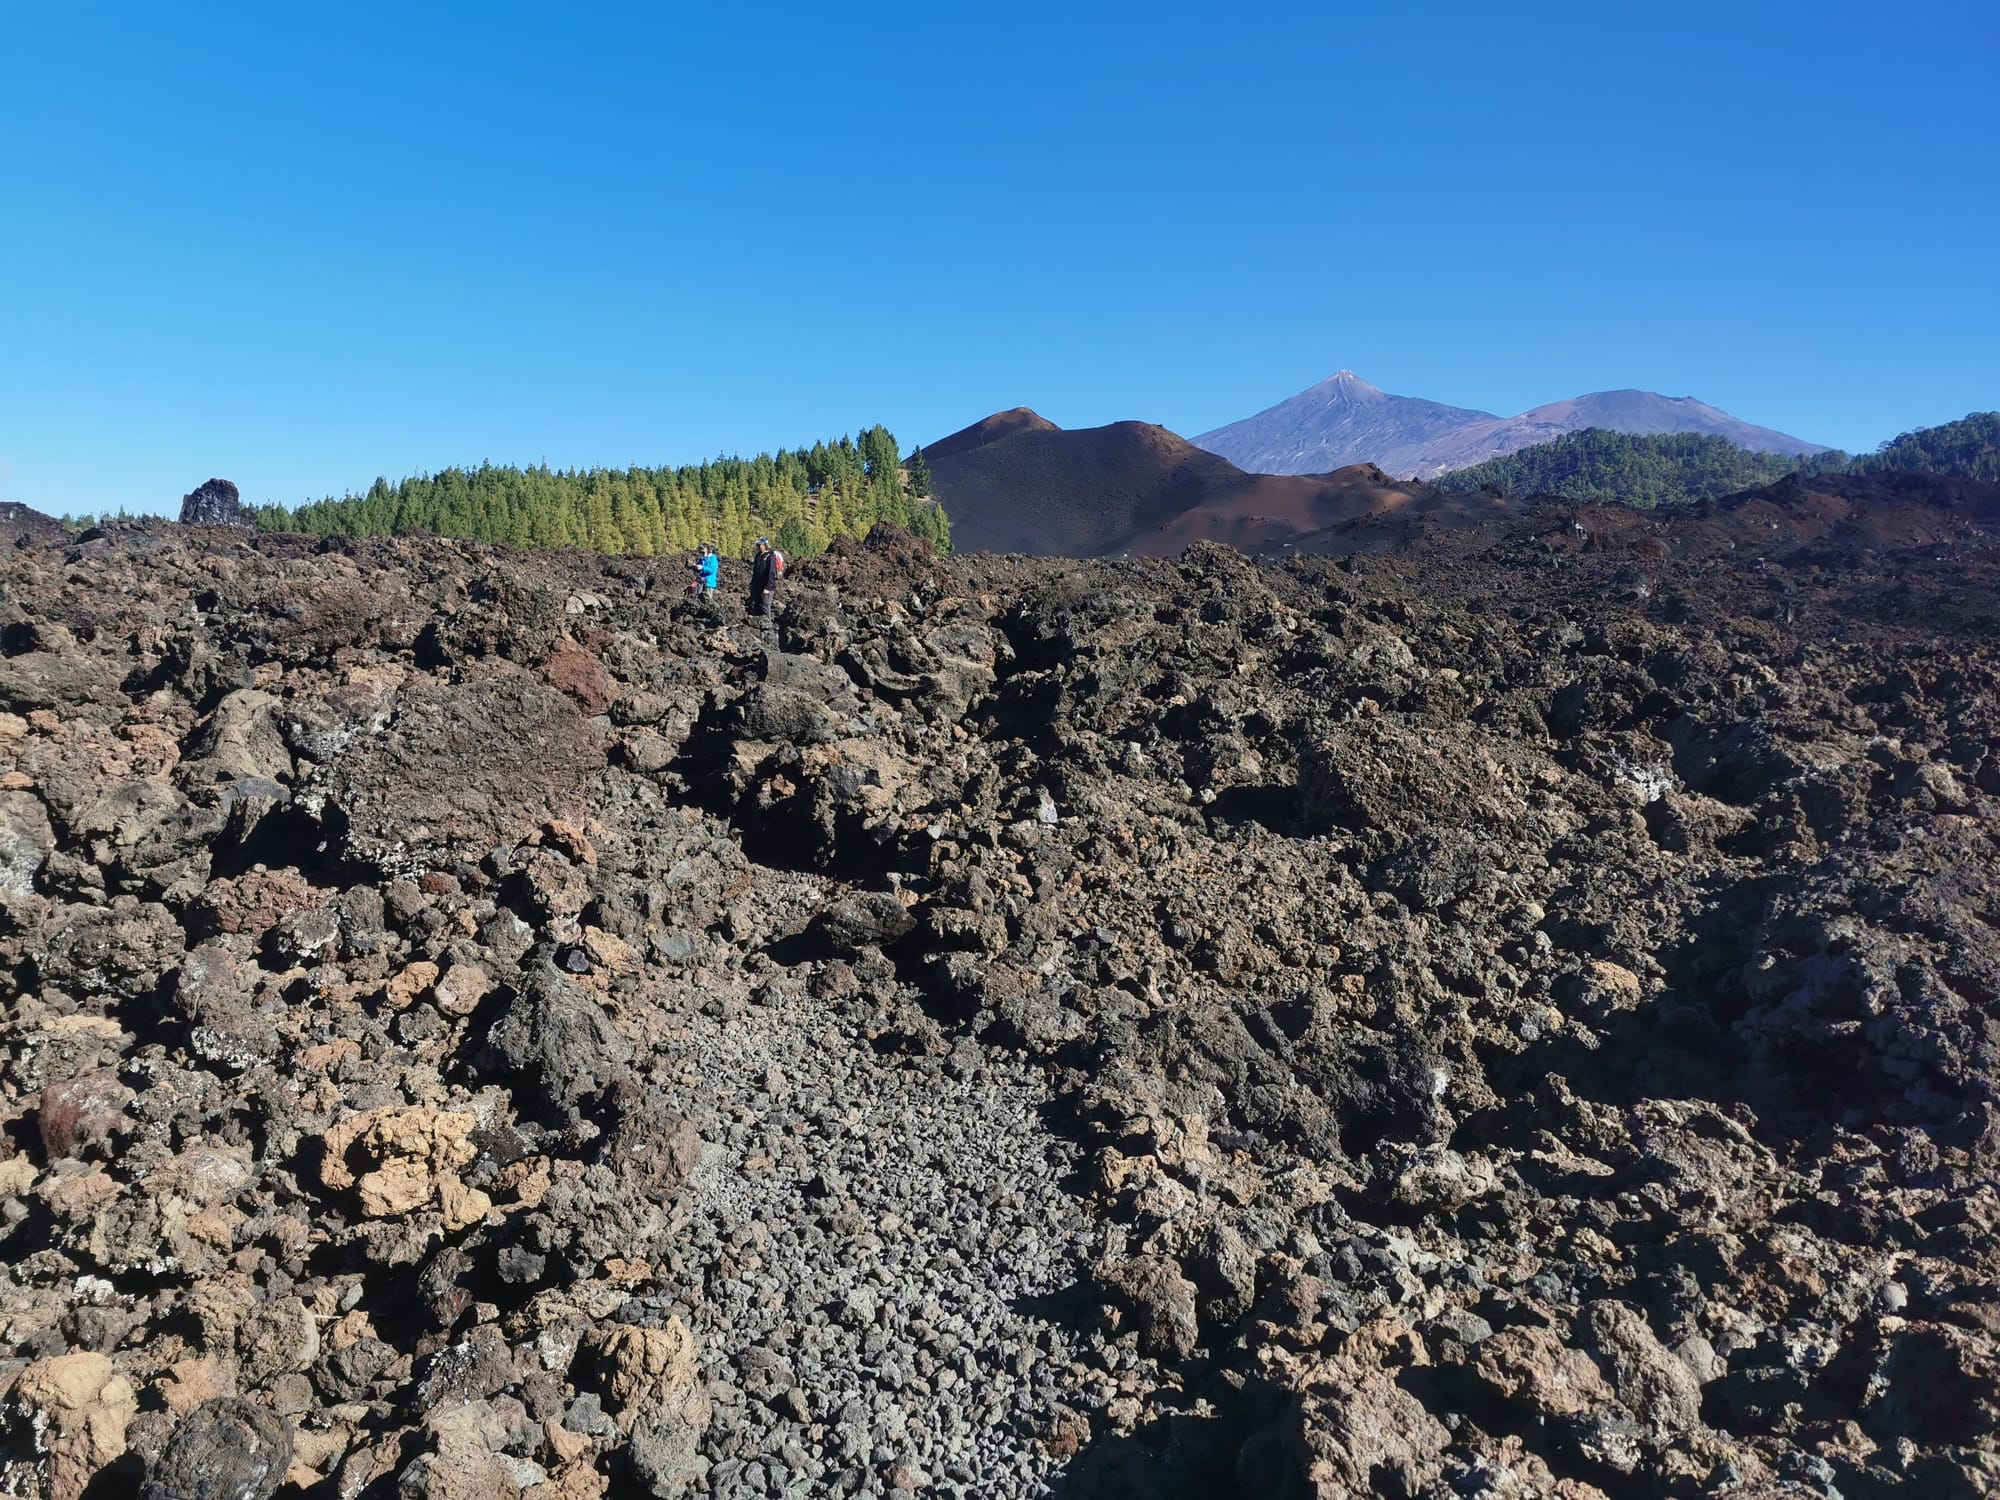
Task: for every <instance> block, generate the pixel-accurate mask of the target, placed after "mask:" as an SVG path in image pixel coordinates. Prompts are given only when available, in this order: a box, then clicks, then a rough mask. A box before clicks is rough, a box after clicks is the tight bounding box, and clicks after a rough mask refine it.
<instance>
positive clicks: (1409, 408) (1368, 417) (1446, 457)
mask: <svg viewBox="0 0 2000 1500" xmlns="http://www.w3.org/2000/svg"><path fill="white" fill-rule="evenodd" d="M1592 427H1595V428H1601V429H1603V430H1605V431H1608V432H1622V433H1632V434H1640V435H1646V434H1655V433H1696V434H1706V435H1710V436H1715V437H1722V438H1727V439H1728V440H1729V441H1730V442H1732V443H1735V444H1736V445H1737V446H1739V447H1742V448H1749V449H1753V450H1755V451H1757V452H1763V453H1787V454H1791V455H1794V456H1803V455H1806V454H1810V453H1817V452H1820V451H1822V445H1820V444H1818V443H1809V442H1807V441H1805V440H1804V439H1802V438H1795V437H1791V436H1789V435H1788V434H1786V433H1782V432H1775V431H1773V430H1772V429H1770V428H1768V427H1758V426H1755V425H1753V424H1751V423H1749V422H1744V421H1742V420H1740V419H1738V418H1736V417H1733V416H1731V415H1730V414H1729V413H1728V412H1725V411H1721V410H1718V409H1717V408H1715V407H1713V406H1709V405H1707V404H1706V403H1704V402H1700V401H1696V400H1694V399H1693V398H1692V397H1689V396H1660V395H1656V394H1654V393H1653V392H1651V391H1633V390H1622V391H1598V392H1595V393H1593V394H1591V395H1588V396H1577V397H1574V398H1572V399H1570V400H1567V401H1554V402H1550V403H1549V404H1547V405H1545V406H1537V407H1535V408H1534V409H1533V410H1531V411H1525V412H1522V413H1521V414H1520V415H1519V416H1516V417H1496V416H1494V415H1492V414H1491V413H1490V412H1481V411H1470V410H1467V409H1465V408H1462V407H1453V406H1443V405H1440V404H1439V403H1437V402H1434V401H1424V400H1420V399H1418V398H1416V397H1410V396H1392V395H1389V394H1388V393H1387V392H1384V391H1381V390H1378V389H1377V388H1376V387H1374V386H1372V385H1370V384H1369V383H1368V382H1367V381H1365V380H1363V379H1361V378H1360V377H1359V376H1357V375H1355V374H1354V373H1353V372H1352V371H1351V370H1343V371H1341V372H1340V373H1339V374H1338V375H1336V376H1334V377H1333V378H1332V379H1331V380H1326V381H1322V382H1321V383H1320V384H1319V385H1316V386H1314V387H1313V388H1312V389H1311V390H1309V391H1304V392H1301V393H1300V394H1299V395H1297V396H1293V397H1292V398H1291V399H1289V400H1287V401H1282V402H1280V403H1279V404H1278V405H1276V406H1274V407H1271V408H1269V409H1268V410H1266V411H1262V412H1259V413H1258V414H1257V415H1256V416H1254V417H1247V418H1245V419H1244V420H1243V421H1241V422H1233V423H1231V424H1229V425H1228V426H1226V427H1219V428H1217V429H1215V430H1214V431H1213V432H1206V433H1203V434H1202V435H1201V436H1200V437H1198V438H1197V439H1195V441H1196V442H1197V443H1199V444H1200V445H1201V446H1202V447H1204V448H1206V449H1208V450H1209V451H1210V452H1212V453H1217V454H1220V455H1221V456H1223V457H1224V458H1227V459H1229V460H1230V461H1231V462H1232V463H1235V464H1238V465H1240V466H1242V467H1244V468H1247V469H1255V470H1259V471H1262V472H1265V473H1272V474H1298V473H1304V472H1308V471H1309V470H1312V469H1317V468H1324V467H1333V466H1337V465H1341V464H1352V463H1376V464H1380V465H1381V466H1382V467H1383V468H1384V469H1386V470H1388V471H1389V472H1390V473H1392V474H1400V475H1407V476H1411V477H1415V478H1430V477H1433V476H1435V475H1438V474H1442V473H1446V472H1448V471H1450V470H1452V469H1461V468H1466V467H1468V466H1470V465H1472V464H1476V463H1482V462H1484V461H1485V460H1487V459H1489V458H1497V457H1500V456H1502V455H1504V454H1508V453H1514V452H1518V451H1519V450H1520V449H1522V448H1528V447H1533V446H1534V445H1536V444H1538V443H1546V442H1550V441H1552V440H1553V439H1555V438H1558V437H1560V436H1562V435H1563V434H1564V433H1566V432H1580V431H1583V430H1585V429H1587V428H1592Z"/></svg>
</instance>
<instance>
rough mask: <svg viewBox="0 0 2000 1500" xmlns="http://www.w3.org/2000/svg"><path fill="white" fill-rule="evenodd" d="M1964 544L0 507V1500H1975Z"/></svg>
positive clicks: (1794, 488)
mask: <svg viewBox="0 0 2000 1500" xmlns="http://www.w3.org/2000/svg"><path fill="white" fill-rule="evenodd" d="M1138 440H1145V439H1144V433H1143V431H1142V432H1141V434H1139V438H1138ZM1004 441H1011V440H1003V442H1004ZM995 446H998V445H995ZM1996 528H2000V487H1996V486H1992V485H1980V484H1975V483H1971V482H1941V481H1936V480H1929V479H1926V478H1925V477H1923V476H1900V475H1899V476H1882V477H1871V478H1868V479H1852V478H1838V479H1832V480H1821V481H1812V482H1809V483H1804V484H1787V485H1779V486H1774V487H1772V488H1771V489H1769V490H1766V491H1762V492H1758V493H1756V494H1754V495H1750V496H1746V497H1739V498H1738V499H1736V500H1732V501H1730V502H1727V503H1722V504H1716V505H1704V506H1698V507H1690V508H1688V509H1686V510H1684V511H1675V512H1671V513H1661V512H1638V511H1631V510H1622V509H1595V508H1588V507H1573V506H1567V505H1553V504H1541V505H1535V506H1529V507H1524V508H1521V509H1518V510H1515V511H1509V512H1507V513H1504V514H1501V515H1499V516H1496V517H1491V518H1488V519H1485V520H1483V521H1479V522H1477V523H1474V524H1469V525H1465V526H1460V527H1457V528H1454V529H1451V530H1447V531H1443V532H1440V533H1438V534H1435V535H1424V534H1422V532H1421V530H1419V531H1418V532H1416V533H1413V537H1414V539H1413V540H1411V541H1410V542H1409V544H1408V545H1407V546H1405V547H1404V548H1403V549H1402V550H1399V551H1395V552H1392V553H1388V554H1385V555H1381V556H1367V555H1361V556H1352V557H1345V558H1309V559H1299V560H1295V561H1293V562H1291V563H1289V564H1287V565H1285V566H1283V567H1273V566H1268V565H1257V564H1254V563H1252V562H1249V561H1246V560H1245V559H1244V558H1243V557H1242V556H1240V555H1239V554H1237V553H1234V552H1232V551H1229V550H1227V549H1224V548H1219V547H1214V546H1207V545H1203V546H1197V547H1193V548H1190V549H1188V550H1187V551H1186V552H1185V553H1183V554H1182V555H1181V556H1180V557H1178V558H1173V559H1165V558H1158V559H1134V560H1130V561H1056V560H1036V559H1023V558H1019V557H996V556H988V555H976V554H975V555H958V556H953V557H951V558H948V559H943V560H940V559H937V558H934V557H932V556H930V555H929V553H928V551H927V550H926V549H925V548H923V547H922V546H921V545H919V544H914V543H912V542H911V541H910V540H909V539H908V538H906V537H901V536H899V535H896V534H891V533H887V532H878V533H877V535H876V536H875V537H873V538H871V540H870V543H869V545H867V546H866V547H856V546H853V545H851V544H844V545H842V546H840V547H838V548H836V550H835V551H834V552H832V553H830V554H829V555H827V556H826V557H823V558H816V559H811V560H803V561H800V562H799V563H798V564H796V566H795V571H794V573H793V575H792V576H791V577H789V578H788V579H787V581H786V583H785V584H784V586H783V587H782V589H781V590H780V594H779V600H778V608H777V611H776V615H775V618H774V619H771V620H768V621H751V620H749V619H746V618H745V617H744V616H743V615H742V613H741V612H740V609H739V608H738V607H737V606H735V605H734V604H733V603H730V602H717V601H714V600H708V599H692V600H691V599H688V598H686V597H685V596H684V595H683V593H682V582H683V580H682V576H681V570H680V567H679V564H678V562H677V560H672V559H661V560H639V559H616V558H609V559H608V558H597V557H591V556H586V555H580V554H575V553H565V554H558V555H546V556H534V555H522V554H517V553H511V552H507V551H505V550H497V549H487V548H480V547H476V546H470V545H463V544H457V543H449V542H437V541H432V540H423V539H416V538H405V539H399V540H395V541H384V542H371V543H347V542H342V541H337V540H335V541H324V542H315V541H310V540H308V539H305V538H301V537H285V536H251V535H245V534H243V533H241V532H236V531H231V530H228V529H222V528H208V527H202V528H179V527H176V526H173V525H171V524H168V523H164V522H159V523H149V524H135V525H115V526H110V527H106V528H102V529H97V530H93V531H91V532H88V533H85V534H84V535H83V536H81V537H63V538H56V539H52V540H48V541H43V542H39V543H36V542H30V543H28V544H27V545H22V546H16V547H13V548H9V549H7V550H6V551H5V552H4V553H0V1026H4V1028H5V1031H6V1046H5V1049H4V1052H0V1128H4V1130H5V1132H6V1135H5V1140H4V1141H3V1142H0V1249H4V1253H0V1322H3V1323H4V1326H5V1328H6V1329H7V1335H8V1341H9V1343H8V1349H7V1351H6V1352H5V1353H4V1354H0V1491H4V1492H6V1493H12V1494H39V1495H49V1496H55V1497H58V1500H79V1497H80V1496H83V1495H84V1494H85V1493H86V1492H87V1493H88V1494H90V1495H93V1496H94V1495H98V1494H112V1493H124V1494H131V1493H134V1492H135V1491H136V1490H137V1488H138V1486H139V1485H140V1483H141V1482H142V1481H144V1482H146V1483H148V1484H149V1485H150V1486H151V1488H150V1489H149V1490H148V1491H147V1493H148V1494H152V1495H158V1496H176V1497H178V1496H194V1495H200V1496H221V1495H228V1496H231V1497H246V1500H268V1497H270V1496H272V1495H274V1494H283V1495H287V1496H304V1495H308V1494H310V1495H315V1496H317V1495H339V1496H354V1497H384V1500H387V1497H391V1496H394V1497H398V1500H403V1497H410V1500H417V1497H434V1500H442V1497H446V1496H467V1495H480V1496H503V1497H528V1500H572V1497H600V1496H605V1495H620V1496H622V1495H659V1496H680V1495H715V1496H723V1497H731V1500H734V1497H745V1500H748V1497H764V1496H771V1495H780V1494H783V1495H821V1494H829V1495H838V1494H861V1495H900V1494H912V1495H914V1494H921V1495H945V1496H959V1497H972V1496H978V1497H982V1500H983V1497H989V1496H1014V1495H1036V1494H1045V1493H1061V1494H1065V1495H1069V1496H1075V1497H1100V1496H1105V1497H1108V1496H1141V1495H1143V1496H1161V1497H1178V1500H1197V1497H1201V1500H1206V1497H1210V1496H1216V1495H1246V1496H1251V1495H1254V1496H1276V1497H1312V1500H1344V1497H1349V1496H1359V1495H1381V1496H1400V1497H1411V1496H1421V1497H1425V1500H1455V1497H1467V1496H1475V1497H1488V1500H1500V1497H1514V1496H1523V1497H1525V1496H1535V1497H1562V1500H1627V1497H1644V1500H1681V1497H1696V1496H1708V1495H1715V1496H1745V1497H1749V1496H1755V1497H1779V1496H1794V1495H1797V1496H1807V1495H1814V1496H1826V1495H1829V1494H1833V1493H1838V1494H1839V1495H1841V1496H1844V1497H1859V1500H1880V1497H1892V1496H1893V1497H1909V1500H1930V1497H1939V1496H1944V1497H1959V1496H1964V1497H1971V1496H1979V1495H1987V1494H1991V1493H1993V1492H1994V1487H1995V1483H1996V1478H1997V1477H2000V1238H1996V1233H1995V1231H1996V1229H2000V1194H1996V1191H1995V1168H1996V1164H2000V1095H1997V1094H1996V1083H2000V1042H1996V1037H2000V1013H1996V1012H1997V1011H2000V847H1996V832H1995V831H1996V829H2000V604H1997V603H1996V600H2000V541H1996V537H1995V532H1996ZM1371 534H1374V533H1371ZM736 581H737V580H735V579H731V580H729V582H731V583H732V584H733V583H735V582H736Z"/></svg>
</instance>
